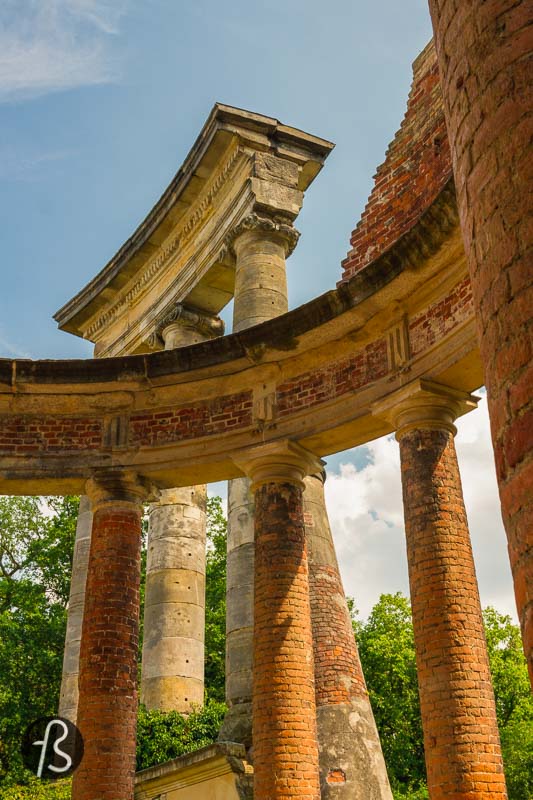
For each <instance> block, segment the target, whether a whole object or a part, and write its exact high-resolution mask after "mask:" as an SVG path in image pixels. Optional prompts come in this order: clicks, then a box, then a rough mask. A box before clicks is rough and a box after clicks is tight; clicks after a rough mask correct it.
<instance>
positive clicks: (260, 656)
mask: <svg viewBox="0 0 533 800" xmlns="http://www.w3.org/2000/svg"><path fill="white" fill-rule="evenodd" d="M253 681H254V689H253V742H254V765H255V775H254V797H255V800H281V798H283V799H284V800H289V798H295V799H296V798H297V799H298V800H319V799H320V785H319V770H318V744H317V729H316V706H315V683H314V675H313V639H312V634H311V612H310V605H309V574H308V564H307V549H306V540H305V527H304V517H303V501H302V490H301V488H300V487H299V486H296V485H294V484H292V483H282V484H276V483H268V484H265V485H262V486H260V487H259V488H258V489H257V491H256V493H255V588H254V678H253Z"/></svg>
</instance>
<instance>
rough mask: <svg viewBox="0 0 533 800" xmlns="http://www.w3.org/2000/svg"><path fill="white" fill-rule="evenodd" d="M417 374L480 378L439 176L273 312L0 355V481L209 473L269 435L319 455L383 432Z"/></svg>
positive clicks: (213, 476)
mask: <svg viewBox="0 0 533 800" xmlns="http://www.w3.org/2000/svg"><path fill="white" fill-rule="evenodd" d="M420 378H423V379H430V380H432V381H435V382H437V383H441V384H445V385H446V386H449V387H452V388H454V389H458V390H462V391H466V392H470V391H472V390H474V389H476V388H477V387H478V386H480V385H481V383H482V375H481V367H480V363H479V357H478V352H477V345H476V338H475V328H474V318H473V310H472V303H471V294H470V284H469V279H468V277H467V268H466V263H465V257H464V251H463V245H462V241H461V236H460V231H459V227H458V220H457V211H456V206H455V193H454V188H453V184H452V183H451V182H449V183H448V184H447V185H446V187H445V188H444V190H443V191H442V192H441V193H440V195H439V196H438V198H437V199H436V201H435V202H434V203H433V205H432V206H431V207H430V208H429V209H428V210H427V211H426V213H425V214H424V215H423V216H422V217H421V218H420V220H419V221H418V223H417V224H416V225H415V226H414V227H413V228H412V229H411V230H410V231H409V233H408V234H406V235H405V236H403V237H402V238H401V239H399V240H398V241H397V242H396V243H395V245H394V246H393V247H392V248H390V249H389V250H388V251H387V252H386V253H384V254H383V255H381V256H380V258H378V259H376V260H375V261H374V262H372V263H371V264H369V265H368V266H367V267H366V268H365V269H364V270H363V271H361V272H360V273H359V274H357V275H356V276H355V277H354V278H353V279H352V280H350V281H349V282H347V283H346V284H344V285H342V286H340V287H339V288H338V289H336V290H334V291H331V292H328V293H326V294H325V295H322V296H321V297H319V298H317V299H316V300H313V301H311V302H310V303H307V304H306V305H304V306H301V307H300V308H297V309H295V310H293V311H290V312H289V313H287V314H285V315H283V316H281V317H278V318H277V319H275V320H272V321H269V322H267V323H263V324H262V325H258V326H256V327H254V328H250V329H248V330H245V331H242V332H240V333H238V334H232V335H230V336H226V337H221V338H219V339H214V340H212V341H207V342H205V343H201V344H196V345H193V346H191V347H185V348H180V349H177V350H170V351H166V352H161V353H154V354H148V355H138V356H129V357H121V358H110V359H96V360H87V361H57V362H54V361H35V362H32V361H18V360H17V361H10V360H2V361H0V417H1V428H0V430H1V433H0V492H2V493H11V494H16V493H20V494H27V493H28V492H30V493H45V494H46V493H48V494H54V493H57V494H62V493H66V492H81V491H83V488H84V484H85V482H86V480H87V479H88V478H89V477H91V475H93V474H94V473H95V472H97V471H99V470H102V469H106V470H109V469H111V470H114V469H119V470H120V469H124V468H126V469H131V470H134V471H135V472H137V473H139V474H141V475H143V476H145V477H146V478H149V479H150V480H152V481H155V482H156V483H157V484H158V485H159V486H162V487H173V486H179V485H191V484H194V483H199V482H205V481H213V480H220V479H223V478H230V477H235V476H237V475H239V474H241V472H240V470H239V468H238V467H237V466H236V461H235V459H236V460H237V462H238V460H239V454H242V451H243V450H246V449H248V448H250V447H253V446H254V445H257V444H259V443H263V442H267V441H273V440H276V439H279V438H290V439H292V440H294V441H296V442H299V443H300V444H301V445H303V446H304V447H306V448H307V449H309V450H311V451H312V452H314V453H316V454H317V455H319V456H324V455H328V454H329V453H332V452H335V451H338V450H342V449H345V448H348V447H352V446H355V445H357V444H362V443H364V442H366V441H368V440H370V439H372V438H375V437H376V436H379V435H381V434H384V433H386V432H387V431H390V430H391V426H390V423H389V422H388V421H387V419H386V418H385V417H381V416H379V415H376V414H375V413H373V408H374V407H375V405H376V404H378V403H381V404H382V403H383V401H384V400H385V399H386V398H387V397H388V396H389V395H390V394H391V393H392V392H394V391H396V390H397V389H398V388H400V387H402V386H405V385H406V384H409V383H411V382H414V381H417V380H418V379H420Z"/></svg>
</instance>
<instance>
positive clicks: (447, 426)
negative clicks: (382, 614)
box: [382, 381, 507, 800]
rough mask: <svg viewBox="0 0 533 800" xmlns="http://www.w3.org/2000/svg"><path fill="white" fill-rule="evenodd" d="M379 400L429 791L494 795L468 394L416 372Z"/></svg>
mask: <svg viewBox="0 0 533 800" xmlns="http://www.w3.org/2000/svg"><path fill="white" fill-rule="evenodd" d="M388 405H389V415H390V418H391V419H393V420H394V424H395V427H396V431H397V433H396V436H397V439H398V440H399V442H400V458H401V469H402V487H403V502H404V515H405V535H406V539H407V560H408V565H409V583H410V588H411V603H412V610H413V626H414V634H415V648H416V662H417V671H418V687H419V692H420V707H421V712H422V727H423V730H424V748H425V758H426V766H427V775H428V789H429V794H430V797H431V800H444V799H445V798H446V800H496V799H497V798H500V800H501V799H502V798H506V797H507V793H506V789H505V779H504V775H503V764H502V758H501V752H500V741H499V734H498V726H497V723H496V707H495V702H494V693H493V690H492V684H491V676H490V671H489V664H488V657H487V647H486V642H485V634H484V631H483V619H482V615H481V606H480V602H479V592H478V587H477V580H476V573H475V568H474V561H473V558H472V548H471V545H470V536H469V532H468V523H467V519H466V512H465V507H464V503H463V494H462V487H461V478H460V475H459V468H458V464H457V456H456V453H455V446H454V436H455V433H456V429H455V426H454V425H453V421H454V420H455V418H456V417H457V416H459V415H460V414H462V413H465V412H466V411H468V410H470V409H472V408H475V405H476V398H473V397H472V396H471V395H467V394H465V393H463V392H458V391H454V390H453V389H448V388H446V387H442V386H439V385H437V384H432V383H430V382H428V381H416V382H415V383H414V384H412V385H410V386H407V387H405V388H404V389H402V390H400V391H399V392H397V393H396V395H395V396H393V397H392V398H391V399H390V400H389V401H388ZM382 408H383V407H382Z"/></svg>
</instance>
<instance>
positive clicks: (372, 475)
mask: <svg viewBox="0 0 533 800" xmlns="http://www.w3.org/2000/svg"><path fill="white" fill-rule="evenodd" d="M457 427H458V429H459V433H458V435H457V439H456V446H457V452H458V458H459V466H460V470H461V477H462V482H463V490H464V498H465V505H466V508H467V514H468V519H469V526H470V533H471V537H472V544H473V548H474V557H475V561H476V570H477V575H478V581H479V587H480V595H481V602H482V605H484V606H485V605H494V606H495V607H496V608H497V609H498V610H499V611H501V612H503V613H506V614H511V615H512V616H513V617H514V619H516V610H515V605H514V596H513V590H512V581H511V574H510V568H509V561H508V557H507V548H506V538H505V532H504V529H503V524H502V521H501V514H500V506H499V499H498V489H497V485H496V476H495V470H494V460H493V456H492V447H491V442H490V432H489V424H488V413H487V404H486V400H485V399H482V401H481V403H480V406H479V409H478V410H477V411H474V412H472V413H470V414H468V415H467V416H465V417H463V418H461V419H459V420H458V422H457ZM368 447H369V450H370V454H371V463H369V464H367V465H366V466H364V467H363V468H362V469H360V470H359V471H358V470H357V469H356V468H355V466H354V465H353V464H350V463H348V464H341V468H340V471H339V472H332V473H328V479H327V481H326V502H327V507H328V513H329V517H330V522H331V527H332V531H333V536H334V539H335V544H336V548H337V555H338V559H339V564H340V568H341V573H342V577H343V581H344V588H345V591H346V594H348V595H352V596H353V597H354V598H355V602H356V605H357V607H358V608H359V609H360V611H361V614H362V616H363V617H366V616H367V615H368V613H369V612H370V610H371V609H372V606H373V605H374V604H375V603H376V601H377V600H378V599H379V596H380V594H382V593H384V592H389V593H393V592H396V591H402V592H404V593H405V594H408V593H409V583H408V575H407V558H406V553H405V538H404V530H403V508H402V497H401V479H400V459H399V448H398V444H397V443H396V442H395V440H394V439H393V438H383V439H378V440H376V441H374V442H371V443H370V444H369V445H368Z"/></svg>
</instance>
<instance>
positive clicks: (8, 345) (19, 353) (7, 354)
mask: <svg viewBox="0 0 533 800" xmlns="http://www.w3.org/2000/svg"><path fill="white" fill-rule="evenodd" d="M2 351H3V352H2ZM0 358H33V356H32V355H31V353H28V352H27V351H26V350H23V349H22V348H21V347H19V346H18V345H17V344H15V343H14V342H12V341H10V340H9V339H6V337H5V336H3V335H2V331H1V330H0Z"/></svg>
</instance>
